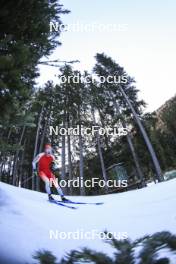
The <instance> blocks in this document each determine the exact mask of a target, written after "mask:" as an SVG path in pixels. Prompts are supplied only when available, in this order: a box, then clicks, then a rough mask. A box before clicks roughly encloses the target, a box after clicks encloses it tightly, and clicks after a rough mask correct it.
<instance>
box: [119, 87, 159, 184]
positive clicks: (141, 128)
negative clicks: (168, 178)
mask: <svg viewBox="0 0 176 264" xmlns="http://www.w3.org/2000/svg"><path fill="white" fill-rule="evenodd" d="M119 87H120V91H121V93H122V95H123V96H124V99H125V100H126V102H127V104H128V106H129V108H130V109H131V111H132V113H133V116H134V118H135V120H136V123H137V124H138V126H139V129H140V131H141V134H142V135H143V138H144V141H145V143H146V145H147V148H148V150H149V153H150V156H151V158H152V161H153V164H154V167H155V171H156V178H157V180H158V181H159V182H161V181H162V180H163V176H162V172H161V168H160V164H159V161H158V159H157V156H156V153H155V151H154V148H153V146H152V144H151V142H150V139H149V137H148V135H147V133H146V131H145V129H144V126H143V125H142V123H141V121H140V119H139V117H138V115H137V113H136V111H135V109H134V107H133V106H132V104H131V102H130V100H129V98H128V96H127V95H126V93H125V92H124V90H123V88H122V87H121V86H119Z"/></svg>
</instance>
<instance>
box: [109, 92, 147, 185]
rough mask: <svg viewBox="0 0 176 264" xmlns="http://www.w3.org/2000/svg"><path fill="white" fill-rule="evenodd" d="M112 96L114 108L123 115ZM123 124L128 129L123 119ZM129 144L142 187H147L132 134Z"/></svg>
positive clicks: (128, 135)
mask: <svg viewBox="0 0 176 264" xmlns="http://www.w3.org/2000/svg"><path fill="white" fill-rule="evenodd" d="M111 96H112V98H113V104H114V107H115V109H116V112H117V113H118V114H119V115H121V113H120V109H119V106H118V103H117V101H116V100H115V98H114V97H113V95H112V94H111ZM121 122H122V126H123V127H124V128H126V127H127V126H126V122H125V120H124V119H123V118H122V119H121ZM127 142H128V145H129V148H130V151H131V154H132V157H133V160H134V163H135V166H136V170H137V174H138V178H139V179H140V180H141V182H142V185H145V182H144V174H143V172H142V170H141V166H140V163H139V158H138V155H137V153H136V151H135V148H134V145H133V142H132V137H131V134H130V133H128V134H127Z"/></svg>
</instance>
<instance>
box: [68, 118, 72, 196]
mask: <svg viewBox="0 0 176 264" xmlns="http://www.w3.org/2000/svg"><path fill="white" fill-rule="evenodd" d="M69 127H70V117H69V114H67V128H69ZM67 147H68V173H69V180H72V159H71V142H70V135H67ZM70 194H71V195H72V194H73V188H72V185H71V186H70Z"/></svg>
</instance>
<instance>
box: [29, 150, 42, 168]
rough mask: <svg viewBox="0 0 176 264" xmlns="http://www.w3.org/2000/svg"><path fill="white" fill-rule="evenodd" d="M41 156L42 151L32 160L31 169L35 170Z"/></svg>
mask: <svg viewBox="0 0 176 264" xmlns="http://www.w3.org/2000/svg"><path fill="white" fill-rule="evenodd" d="M42 156H43V153H40V154H38V155H37V156H36V157H35V158H34V160H33V161H32V168H33V170H36V165H37V163H38V162H39V160H40V158H41V157H42Z"/></svg>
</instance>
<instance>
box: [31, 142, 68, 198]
mask: <svg viewBox="0 0 176 264" xmlns="http://www.w3.org/2000/svg"><path fill="white" fill-rule="evenodd" d="M54 161H55V157H54V155H53V154H52V146H51V145H50V144H46V145H45V148H44V152H42V153H40V154H38V155H37V156H36V157H35V158H34V160H33V162H32V167H33V171H34V174H35V175H37V176H39V177H40V178H41V179H42V181H43V182H44V183H45V190H46V192H47V194H48V198H49V200H50V201H54V198H53V197H52V194H51V188H50V184H51V183H52V184H53V185H54V187H55V188H56V190H57V192H58V194H59V195H60V197H61V200H62V201H63V202H66V201H68V200H67V199H66V198H65V197H64V194H63V192H62V189H61V187H60V186H59V184H58V182H57V180H56V177H55V175H54V174H53V172H52V170H51V166H52V163H53V162H54ZM37 164H38V169H37Z"/></svg>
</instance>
